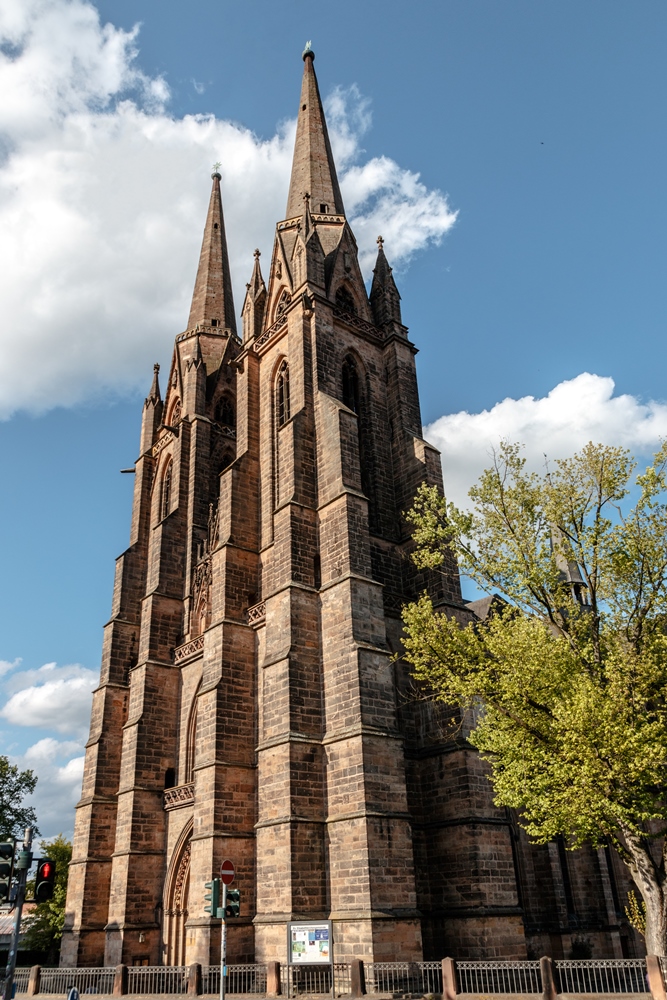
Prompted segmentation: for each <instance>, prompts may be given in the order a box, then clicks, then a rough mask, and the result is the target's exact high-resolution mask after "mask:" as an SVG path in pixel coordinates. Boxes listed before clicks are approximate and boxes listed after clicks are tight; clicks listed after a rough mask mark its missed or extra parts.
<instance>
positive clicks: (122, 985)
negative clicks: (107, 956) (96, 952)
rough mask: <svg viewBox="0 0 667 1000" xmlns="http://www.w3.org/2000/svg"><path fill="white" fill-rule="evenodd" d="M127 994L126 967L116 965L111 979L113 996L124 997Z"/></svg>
mask: <svg viewBox="0 0 667 1000" xmlns="http://www.w3.org/2000/svg"><path fill="white" fill-rule="evenodd" d="M126 993H127V966H126V965H117V966H116V971H115V973H114V977H113V995H114V996H115V997H124V996H125V994H126Z"/></svg>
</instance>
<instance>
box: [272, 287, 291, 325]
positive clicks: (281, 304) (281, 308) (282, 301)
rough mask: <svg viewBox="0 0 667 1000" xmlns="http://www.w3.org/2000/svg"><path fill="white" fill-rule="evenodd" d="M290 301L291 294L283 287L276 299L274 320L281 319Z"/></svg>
mask: <svg viewBox="0 0 667 1000" xmlns="http://www.w3.org/2000/svg"><path fill="white" fill-rule="evenodd" d="M291 301H292V296H291V295H290V293H289V292H288V291H287V289H286V288H285V289H284V290H283V292H282V294H281V296H280V298H279V299H278V308H277V309H276V321H278V320H279V319H282V318H283V316H284V315H285V313H286V312H287V310H288V308H289V305H290V302H291Z"/></svg>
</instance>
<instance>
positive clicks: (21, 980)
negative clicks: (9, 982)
mask: <svg viewBox="0 0 667 1000" xmlns="http://www.w3.org/2000/svg"><path fill="white" fill-rule="evenodd" d="M3 971H4V970H3ZM29 979H30V968H29V967H23V966H22V967H21V968H20V969H14V985H15V986H16V992H17V993H27V992H28V980H29ZM0 982H2V985H3V986H4V984H5V980H4V977H3V976H0Z"/></svg>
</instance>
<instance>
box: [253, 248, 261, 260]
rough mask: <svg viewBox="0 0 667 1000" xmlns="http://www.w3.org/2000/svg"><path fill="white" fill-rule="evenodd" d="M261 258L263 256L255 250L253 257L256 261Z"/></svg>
mask: <svg viewBox="0 0 667 1000" xmlns="http://www.w3.org/2000/svg"><path fill="white" fill-rule="evenodd" d="M261 256H262V255H261V253H260V252H259V250H255V252H254V254H253V257H254V258H255V260H257V259H258V258H259V257H261Z"/></svg>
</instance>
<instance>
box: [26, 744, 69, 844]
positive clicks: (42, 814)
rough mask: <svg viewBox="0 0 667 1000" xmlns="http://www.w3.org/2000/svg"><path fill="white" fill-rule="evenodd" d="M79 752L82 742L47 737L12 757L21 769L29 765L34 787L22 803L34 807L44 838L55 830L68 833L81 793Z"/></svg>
mask: <svg viewBox="0 0 667 1000" xmlns="http://www.w3.org/2000/svg"><path fill="white" fill-rule="evenodd" d="M83 753H84V747H83V744H82V743H79V742H75V741H73V740H55V739H53V738H51V737H47V738H45V739H41V740H39V741H38V742H37V743H34V744H33V745H32V746H30V747H28V749H27V750H26V751H25V753H23V754H22V755H21V756H16V757H12V763H13V764H17V765H18V766H19V767H20V768H21V770H25V769H26V768H30V769H31V770H32V771H34V772H35V774H36V775H37V787H36V788H35V791H34V793H33V794H32V795H29V796H27V798H26V802H27V803H29V804H30V805H32V806H34V808H35V810H36V812H37V823H38V826H39V829H40V831H41V836H42V837H44V838H45V839H48V838H51V837H54V836H56V834H58V833H64V834H65V836H69V837H71V836H72V830H73V827H74V806H75V805H76V803H77V802H78V800H79V798H80V796H81V780H82V778H83V763H84V757H83Z"/></svg>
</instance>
